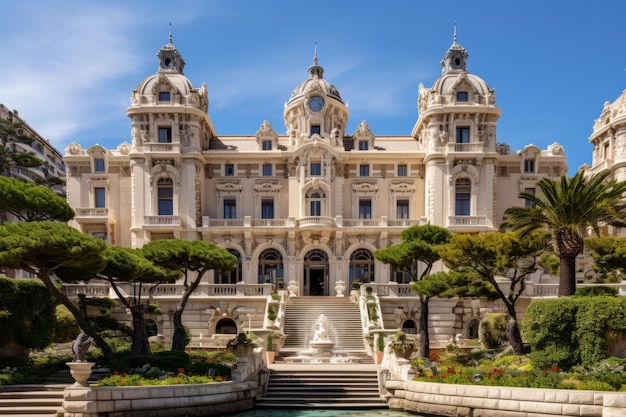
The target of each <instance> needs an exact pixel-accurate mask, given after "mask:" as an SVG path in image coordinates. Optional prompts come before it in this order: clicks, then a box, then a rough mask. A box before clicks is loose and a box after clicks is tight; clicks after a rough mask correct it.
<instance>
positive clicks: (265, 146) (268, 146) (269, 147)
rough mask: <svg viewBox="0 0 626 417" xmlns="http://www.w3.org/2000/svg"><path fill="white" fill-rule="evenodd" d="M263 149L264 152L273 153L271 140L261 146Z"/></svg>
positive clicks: (265, 141)
mask: <svg viewBox="0 0 626 417" xmlns="http://www.w3.org/2000/svg"><path fill="white" fill-rule="evenodd" d="M261 148H262V149H263V150H264V151H271V150H272V141H271V140H264V141H263V142H262V144H261Z"/></svg>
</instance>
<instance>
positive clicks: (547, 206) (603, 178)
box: [503, 171, 626, 296]
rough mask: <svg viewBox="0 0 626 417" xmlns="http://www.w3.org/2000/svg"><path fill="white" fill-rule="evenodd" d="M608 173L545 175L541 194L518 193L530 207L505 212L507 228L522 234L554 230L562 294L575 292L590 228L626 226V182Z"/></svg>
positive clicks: (597, 229) (505, 225) (595, 229)
mask: <svg viewBox="0 0 626 417" xmlns="http://www.w3.org/2000/svg"><path fill="white" fill-rule="evenodd" d="M609 175H610V173H603V174H597V175H592V176H589V177H587V176H585V174H584V173H583V172H582V171H579V172H577V173H576V175H574V176H573V177H570V178H567V177H565V176H563V177H561V180H560V181H559V180H553V179H549V178H543V179H542V180H541V181H539V182H538V183H537V186H538V187H539V188H540V189H541V193H539V194H538V195H533V194H530V193H525V192H522V193H520V194H519V197H520V198H523V199H525V200H527V201H528V202H530V205H529V206H527V207H510V208H509V209H507V210H506V211H505V215H506V216H507V221H506V222H505V223H504V224H503V226H504V227H510V228H512V229H513V230H517V231H520V232H521V234H522V235H524V234H526V233H529V232H531V231H533V230H537V229H542V228H545V229H547V230H549V231H550V232H551V234H552V245H553V247H554V252H555V254H556V256H558V257H559V260H560V280H559V296H568V295H573V294H574V292H575V291H576V276H575V274H576V256H578V255H579V254H581V253H582V252H583V249H584V236H585V235H586V233H587V231H588V229H590V228H591V229H592V230H593V231H594V232H595V234H596V235H597V236H600V226H602V225H614V226H625V225H626V223H625V222H624V220H625V219H626V201H625V200H624V197H625V193H626V182H624V181H620V182H618V181H615V180H613V179H610V178H609Z"/></svg>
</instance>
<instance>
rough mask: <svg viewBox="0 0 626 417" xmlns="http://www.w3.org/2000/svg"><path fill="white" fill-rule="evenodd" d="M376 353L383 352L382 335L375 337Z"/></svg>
mask: <svg viewBox="0 0 626 417" xmlns="http://www.w3.org/2000/svg"><path fill="white" fill-rule="evenodd" d="M376 351H377V352H384V351H385V336H384V335H383V334H382V333H378V334H377V335H376Z"/></svg>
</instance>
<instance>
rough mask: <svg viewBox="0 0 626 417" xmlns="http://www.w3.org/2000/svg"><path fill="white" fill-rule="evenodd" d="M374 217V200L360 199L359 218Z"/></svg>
mask: <svg viewBox="0 0 626 417" xmlns="http://www.w3.org/2000/svg"><path fill="white" fill-rule="evenodd" d="M371 218H372V200H359V219H371Z"/></svg>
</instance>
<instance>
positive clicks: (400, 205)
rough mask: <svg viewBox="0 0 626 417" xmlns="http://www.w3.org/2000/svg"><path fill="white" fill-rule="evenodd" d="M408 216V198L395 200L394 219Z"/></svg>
mask: <svg viewBox="0 0 626 417" xmlns="http://www.w3.org/2000/svg"><path fill="white" fill-rule="evenodd" d="M408 218H409V200H398V201H396V219H408Z"/></svg>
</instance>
